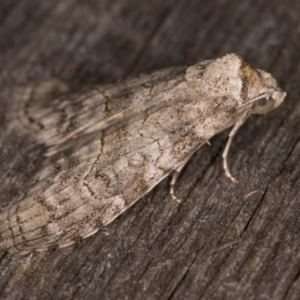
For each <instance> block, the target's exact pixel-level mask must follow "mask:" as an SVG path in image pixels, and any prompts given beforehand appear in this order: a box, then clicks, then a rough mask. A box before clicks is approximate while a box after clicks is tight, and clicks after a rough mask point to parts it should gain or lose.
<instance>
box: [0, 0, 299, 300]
mask: <svg viewBox="0 0 300 300" xmlns="http://www.w3.org/2000/svg"><path fill="white" fill-rule="evenodd" d="M299 9H300V1H296V0H287V1H279V0H275V1H272V2H270V1H266V0H254V1H251V0H245V1H238V0H232V1H229V0H227V1H226V0H212V1H199V0H189V1H175V0H167V1H158V0H152V1H146V0H140V1H137V0H132V1H129V0H115V1H109V0H101V1H95V0H87V1H79V0H78V1H76V0H64V1H59V0H51V1H50V0H43V1H38V0H23V1H10V0H2V1H1V7H0V65H1V76H0V84H1V85H0V87H1V89H0V146H1V148H0V182H1V184H0V201H1V206H4V205H6V204H8V203H9V202H10V201H11V200H12V199H13V197H14V196H16V195H17V194H18V193H19V192H20V191H24V189H26V184H28V182H29V180H30V177H31V176H33V174H35V173H36V172H37V171H38V169H39V166H40V165H41V163H42V162H43V160H44V157H43V153H44V150H45V149H44V146H43V145H38V144H36V142H35V141H34V140H33V139H32V138H30V137H28V136H24V135H21V134H20V133H18V132H14V131H9V130H8V129H7V128H8V127H7V125H8V124H9V122H10V120H9V118H8V116H7V114H6V113H5V112H6V111H7V110H9V108H10V105H11V101H10V97H9V92H10V91H11V90H12V89H13V88H14V87H15V86H16V85H18V84H22V83H28V82H30V81H32V80H35V79H39V78H43V79H45V78H49V77H58V78H61V79H63V80H66V81H73V82H81V83H87V82H90V83H94V82H97V83H100V82H111V81H114V80H117V79H120V78H124V77H127V76H129V75H131V74H136V73H140V72H147V71H150V70H153V69H158V68H161V67H167V66H177V65H182V64H186V63H193V62H195V61H197V60H199V61H202V60H204V59H209V58H215V57H218V56H221V55H222V54H225V53H227V52H235V53H238V54H240V55H243V56H245V57H246V58H247V59H248V60H250V61H251V62H252V63H253V65H254V66H256V67H259V68H261V69H264V70H266V71H268V72H270V73H272V74H273V75H274V77H276V78H277V79H278V82H279V84H280V86H281V87H282V88H283V89H284V90H285V91H287V92H288V96H287V99H286V100H285V103H284V104H283V105H282V106H281V107H280V108H279V109H278V110H275V111H274V112H272V113H270V114H268V115H267V116H265V117H261V116H252V117H251V118H250V119H249V120H248V121H247V122H246V124H245V125H244V126H243V127H242V128H241V129H240V130H239V132H238V134H237V136H236V137H235V139H234V142H233V145H232V147H231V151H230V153H229V163H230V165H231V171H232V173H233V175H235V176H236V177H238V179H239V180H240V183H239V184H238V185H235V184H233V183H231V182H230V180H229V179H228V178H226V176H224V174H223V170H222V166H221V153H222V150H223V147H224V145H225V141H226V135H227V134H228V131H227V132H224V133H222V134H220V135H219V136H217V137H216V138H214V139H213V140H212V141H211V143H212V145H211V146H210V147H209V146H205V147H204V148H203V149H201V150H200V151H199V152H197V153H196V154H195V155H194V157H193V158H192V160H191V161H190V163H189V164H188V166H187V167H186V168H185V169H184V171H183V173H182V175H181V178H180V179H179V181H178V184H177V192H178V195H179V196H180V198H182V199H183V203H182V204H180V205H178V204H177V203H175V202H174V201H172V200H171V198H170V196H169V179H166V180H164V181H163V182H162V183H161V184H160V185H159V186H157V187H156V188H155V189H154V190H153V191H152V192H151V193H149V194H148V195H147V196H146V197H144V198H143V199H141V200H140V201H139V202H138V203H137V204H136V205H134V206H133V207H132V208H131V209H129V210H128V211H127V212H126V213H124V214H123V215H121V216H120V217H119V218H118V219H117V220H115V221H114V222H113V223H112V224H111V225H109V226H108V227H107V228H105V229H104V230H102V231H100V232H98V233H97V234H96V235H94V236H92V237H90V238H88V239H86V240H84V241H82V242H81V243H78V244H76V245H74V246H70V247H68V248H65V249H61V250H52V251H48V252H41V253H34V254H33V255H32V256H31V257H30V259H28V258H27V257H24V256H23V257H20V256H19V257H16V256H14V257H9V256H8V255H5V254H3V255H2V257H1V266H0V274H1V275H0V298H2V299H199V298H200V299H299V298H300V276H299V274H300V251H299V249H300V231H299V226H300V218H299V215H300V191H299V188H300V177H299V176H300V163H299V162H300V122H299V120H300V106H299V97H300V85H299V78H300V67H299V66H300V64H299V59H300V51H299V49H300V30H299ZM26 259H27V264H28V266H27V269H26V270H25V272H24V273H22V272H20V269H18V268H19V267H20V266H22V265H24V261H25V262H26ZM19 275H20V276H19Z"/></svg>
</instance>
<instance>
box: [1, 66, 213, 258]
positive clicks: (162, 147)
mask: <svg viewBox="0 0 300 300" xmlns="http://www.w3.org/2000/svg"><path fill="white" fill-rule="evenodd" d="M178 73H179V75H178V76H174V74H173V75H172V76H170V75H169V76H170V77H171V78H169V80H165V81H164V82H163V83H164V84H161V79H158V80H157V83H156V84H152V86H151V89H152V92H149V88H148V86H147V83H145V84H144V86H143V88H144V89H145V92H141V93H140V91H141V90H140V89H139V91H136V92H133V90H134V89H132V88H131V89H129V90H130V91H132V93H131V95H130V97H129V98H127V97H126V99H124V98H123V97H122V96H121V95H120V96H119V97H117V96H116V95H117V94H116V93H117V92H115V94H114V97H110V98H108V99H106V100H107V101H106V104H104V106H103V105H99V107H109V109H107V110H105V109H104V114H105V113H106V115H104V120H105V118H110V117H112V116H115V115H116V114H119V113H121V114H122V112H123V111H124V110H126V109H127V108H128V107H130V108H133V109H132V112H133V114H131V115H130V114H129V115H126V116H125V117H124V118H122V117H120V118H116V120H117V121H113V122H111V123H109V124H108V125H107V126H106V127H103V128H101V127H100V129H99V128H98V127H97V124H98V123H99V122H102V121H103V118H102V119H100V120H99V121H98V119H97V118H96V117H95V119H94V123H93V124H92V125H91V126H90V127H85V128H84V129H83V130H81V131H77V132H76V133H75V134H73V135H69V137H68V138H67V139H63V138H62V137H63V135H59V134H58V133H57V132H63V133H64V135H65V134H66V133H67V134H68V132H67V131H66V130H61V129H60V127H58V128H56V127H55V126H54V128H53V130H55V132H54V134H53V135H50V134H49V133H48V132H50V131H48V130H50V126H49V127H47V126H48V124H51V122H50V121H47V119H49V118H50V120H52V119H53V115H52V114H51V113H50V114H49V115H48V114H44V115H43V117H41V118H40V119H39V122H43V124H44V128H42V130H43V129H45V128H46V131H45V132H47V133H46V134H44V135H42V136H43V137H44V138H46V139H47V140H51V141H53V140H54V138H51V136H53V137H55V138H57V137H59V138H58V140H59V141H60V144H59V147H58V148H57V149H56V151H54V153H53V156H51V157H49V158H48V159H47V160H46V161H45V164H44V165H43V167H42V168H41V171H40V172H39V173H38V175H37V176H36V178H35V180H34V183H33V184H32V186H30V187H29V189H28V191H27V192H26V194H25V195H23V196H22V199H19V200H20V201H16V202H14V203H12V205H11V206H10V207H9V208H7V209H4V210H3V211H2V213H1V214H0V247H2V248H5V249H9V250H10V251H12V252H13V251H16V252H23V253H24V252H29V251H32V250H34V249H37V250H44V249H47V248H49V247H52V246H55V245H58V246H59V247H64V246H67V245H69V244H72V243H73V242H74V241H75V240H78V239H82V238H86V237H88V236H90V235H92V234H94V233H95V232H96V231H97V230H99V228H101V227H102V226H105V225H107V224H109V223H110V222H111V221H112V220H114V219H115V218H116V217H117V216H118V215H119V214H121V213H122V212H123V211H124V210H126V209H127V208H128V207H130V206H131V205H132V204H134V203H135V202H136V201H137V200H138V199H140V198H141V197H142V196H143V195H145V194H146V193H147V192H148V191H149V190H151V189H152V188H153V187H154V186H155V185H156V184H157V183H158V182H160V181H161V180H162V179H163V178H164V177H165V176H167V175H168V174H169V173H170V172H172V171H173V170H174V169H175V168H176V167H177V166H178V165H180V164H181V163H182V162H183V161H184V160H185V159H186V157H188V156H189V155H190V154H191V153H193V152H194V151H195V150H196V149H197V148H199V147H200V146H201V145H203V144H204V143H205V142H206V141H207V139H208V138H210V136H201V135H200V136H199V132H197V130H196V129H195V128H196V127H197V126H198V124H199V118H200V119H203V118H204V116H203V115H201V112H200V110H199V109H198V107H197V103H199V101H198V100H199V99H198V98H197V95H196V94H193V93H191V92H190V90H189V89H188V87H187V86H186V85H185V83H184V78H183V77H182V70H181V73H180V72H178ZM159 76H161V74H159V75H158V77H159ZM136 86H138V84H137V83H136ZM136 88H138V87H136ZM151 89H150V90H151ZM122 95H123V94H122ZM139 95H142V97H140V96H139ZM57 99H60V98H57ZM88 99H89V98H86V99H85V98H84V99H83V100H82V101H88ZM66 101H67V100H66ZM100 102H101V101H100ZM51 103H52V102H51ZM61 103H64V102H63V101H62V102H61ZM113 103H115V104H116V105H117V106H118V105H119V107H114V105H113ZM124 103H125V104H126V105H125V104H124ZM128 103H129V104H128ZM149 103H150V104H151V105H150V104H149ZM152 103H154V104H153V105H152ZM124 106H125V107H124ZM136 107H137V109H136ZM94 109H95V110H96V109H97V105H96V106H95V108H94ZM111 111H114V112H115V113H114V114H109V113H107V112H111ZM129 111H130V110H129ZM135 112H138V113H135ZM83 115H84V114H83ZM80 116H82V115H80ZM108 116H109V117H108ZM79 120H80V118H79ZM85 121H86V120H85ZM35 122H36V121H34V123H35ZM67 122H68V120H67V119H66V121H65V122H64V124H66V123H67ZM82 122H83V121H82ZM87 128H89V129H91V128H92V129H91V130H90V131H89V130H87Z"/></svg>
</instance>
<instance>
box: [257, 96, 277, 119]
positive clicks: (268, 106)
mask: <svg viewBox="0 0 300 300" xmlns="http://www.w3.org/2000/svg"><path fill="white" fill-rule="evenodd" d="M274 104H275V101H274V99H273V98H272V97H270V98H269V99H267V98H265V97H264V98H261V99H259V100H257V101H256V102H255V104H254V105H253V112H254V113H255V114H259V115H264V114H266V113H267V112H269V111H270V110H272V109H273V108H274Z"/></svg>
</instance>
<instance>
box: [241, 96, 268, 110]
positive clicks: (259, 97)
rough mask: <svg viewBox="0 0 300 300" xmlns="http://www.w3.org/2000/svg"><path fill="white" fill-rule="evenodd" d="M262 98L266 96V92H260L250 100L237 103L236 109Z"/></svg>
mask: <svg viewBox="0 0 300 300" xmlns="http://www.w3.org/2000/svg"><path fill="white" fill-rule="evenodd" d="M262 98H268V96H267V94H266V93H262V94H260V95H258V96H257V97H255V98H253V99H252V100H250V101H248V102H246V103H243V104H241V105H239V106H238V107H237V108H236V109H240V108H242V107H244V106H248V105H250V104H252V103H253V102H256V101H257V100H259V99H262Z"/></svg>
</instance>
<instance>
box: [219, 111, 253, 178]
mask: <svg viewBox="0 0 300 300" xmlns="http://www.w3.org/2000/svg"><path fill="white" fill-rule="evenodd" d="M249 115H250V113H249V112H248V111H246V113H245V114H243V115H242V117H241V118H240V119H239V120H238V121H237V122H236V123H235V125H234V126H233V128H232V129H231V131H230V133H229V136H228V140H227V144H226V147H225V149H224V152H223V155H222V157H223V168H224V171H225V174H226V176H227V177H229V178H230V179H231V180H232V181H233V182H236V183H238V182H239V181H238V180H237V179H236V178H234V177H233V176H232V175H231V174H230V171H229V168H228V163H227V155H228V151H229V148H230V145H231V142H232V139H233V137H234V135H235V134H236V132H237V131H238V129H239V128H240V127H241V126H242V125H243V124H244V122H245V121H246V119H247V118H248V117H249Z"/></svg>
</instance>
